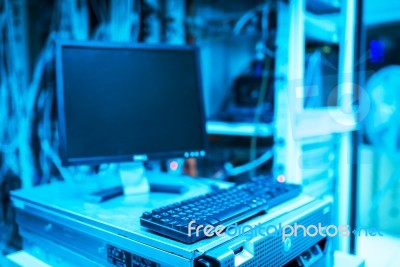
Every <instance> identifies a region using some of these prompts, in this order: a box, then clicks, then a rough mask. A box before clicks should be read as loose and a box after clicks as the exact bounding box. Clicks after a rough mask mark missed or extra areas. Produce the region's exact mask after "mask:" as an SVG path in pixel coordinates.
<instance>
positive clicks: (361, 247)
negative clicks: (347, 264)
mask: <svg viewBox="0 0 400 267" xmlns="http://www.w3.org/2000/svg"><path fill="white" fill-rule="evenodd" d="M357 246H358V249H357V251H358V252H357V255H358V256H360V257H362V258H364V259H365V263H366V265H365V267H399V266H400V237H395V236H391V235H387V234H385V233H383V236H379V237H377V236H375V237H359V239H358V243H357Z"/></svg>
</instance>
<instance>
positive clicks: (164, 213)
mask: <svg viewBox="0 0 400 267" xmlns="http://www.w3.org/2000/svg"><path fill="white" fill-rule="evenodd" d="M300 193H301V186H299V185H295V184H285V183H279V182H276V181H273V180H272V177H257V178H253V181H252V182H248V183H245V184H241V185H238V186H236V187H233V188H228V189H221V190H218V191H216V192H213V193H209V194H206V195H203V196H199V197H195V198H191V199H188V200H185V201H183V202H180V203H174V204H172V205H169V206H164V207H160V208H157V209H155V210H152V211H151V212H145V213H143V215H142V217H141V219H140V224H141V225H143V226H145V227H147V228H149V229H151V230H153V231H155V232H157V233H160V234H162V235H164V236H168V237H170V238H172V239H175V240H179V241H181V242H184V243H187V244H191V243H194V242H197V241H199V240H201V239H204V238H206V236H205V235H204V233H202V234H201V235H189V233H188V227H190V222H191V221H195V224H196V225H211V226H213V227H216V226H218V225H220V224H223V225H230V224H234V223H238V222H240V221H243V220H246V219H248V218H251V217H253V216H255V215H257V214H265V213H266V211H267V210H269V209H270V208H273V207H275V206H278V205H280V204H283V203H284V202H286V201H288V200H290V199H293V198H295V197H297V196H298V195H299V194H300Z"/></svg>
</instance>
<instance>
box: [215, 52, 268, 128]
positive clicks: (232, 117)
mask: <svg viewBox="0 0 400 267" xmlns="http://www.w3.org/2000/svg"><path fill="white" fill-rule="evenodd" d="M260 49H261V48H260ZM271 61H272V59H271V58H267V59H264V55H263V54H262V52H261V51H260V52H258V56H257V58H256V59H254V60H253V61H252V62H251V64H250V66H249V67H248V69H246V70H245V72H244V73H243V74H242V75H240V76H238V77H237V78H236V79H235V81H234V84H233V88H232V94H231V96H230V98H229V99H228V101H227V103H226V105H225V107H224V108H223V110H222V111H221V112H220V114H218V119H221V120H225V121H237V122H254V120H255V118H256V117H258V116H257V114H260V115H259V119H258V121H257V122H271V121H272V120H273V110H274V105H273V103H274V93H273V91H274V90H273V81H274V77H273V71H271V69H270V67H271V64H272V63H271ZM263 72H265V73H263Z"/></svg>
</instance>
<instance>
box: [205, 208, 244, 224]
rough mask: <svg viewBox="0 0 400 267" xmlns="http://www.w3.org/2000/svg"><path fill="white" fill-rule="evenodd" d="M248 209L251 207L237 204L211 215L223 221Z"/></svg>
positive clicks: (233, 217)
mask: <svg viewBox="0 0 400 267" xmlns="http://www.w3.org/2000/svg"><path fill="white" fill-rule="evenodd" d="M250 210H251V208H250V207H249V206H246V205H238V206H235V207H232V208H229V209H226V210H224V211H222V212H221V213H219V214H215V215H213V216H212V217H213V218H215V219H217V220H219V221H221V222H225V221H228V220H231V219H235V218H236V217H238V216H241V215H243V214H245V213H247V212H249V211H250ZM250 215H251V214H249V216H250Z"/></svg>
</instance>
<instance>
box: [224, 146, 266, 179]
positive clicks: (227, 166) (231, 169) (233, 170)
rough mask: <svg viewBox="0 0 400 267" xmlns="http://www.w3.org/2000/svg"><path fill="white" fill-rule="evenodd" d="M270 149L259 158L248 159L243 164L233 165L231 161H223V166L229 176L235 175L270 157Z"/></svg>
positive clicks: (249, 169) (254, 166)
mask: <svg viewBox="0 0 400 267" xmlns="http://www.w3.org/2000/svg"><path fill="white" fill-rule="evenodd" d="M272 155H273V153H272V149H270V150H268V151H266V152H265V153H264V154H262V155H261V156H260V157H259V158H257V159H255V160H253V161H250V162H248V163H246V164H244V165H241V166H237V167H233V166H232V164H231V163H225V165H224V168H225V171H226V173H227V174H228V175H229V176H236V175H239V174H242V173H245V172H248V171H251V170H253V169H255V168H257V167H259V166H260V165H262V164H263V163H265V162H267V161H268V160H270V159H271V158H272Z"/></svg>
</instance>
